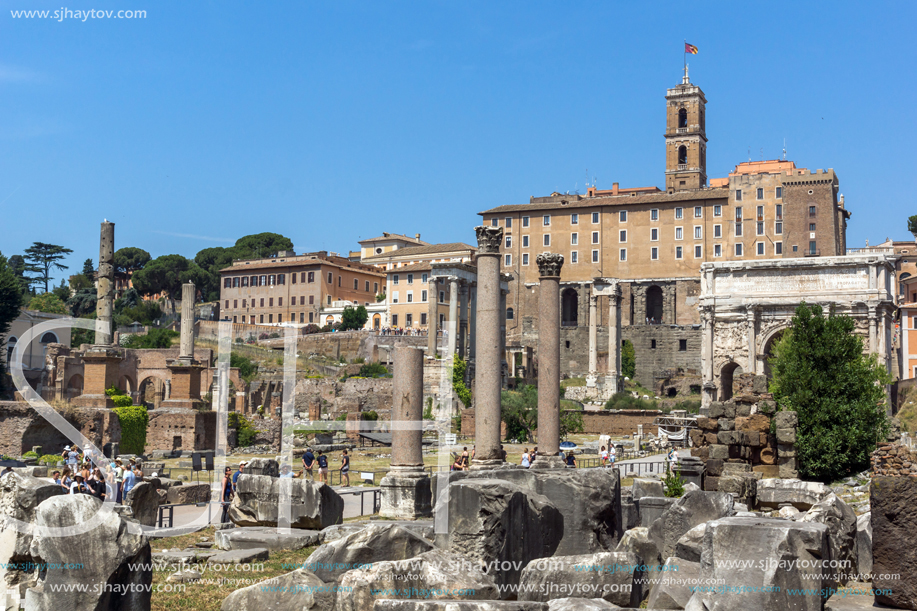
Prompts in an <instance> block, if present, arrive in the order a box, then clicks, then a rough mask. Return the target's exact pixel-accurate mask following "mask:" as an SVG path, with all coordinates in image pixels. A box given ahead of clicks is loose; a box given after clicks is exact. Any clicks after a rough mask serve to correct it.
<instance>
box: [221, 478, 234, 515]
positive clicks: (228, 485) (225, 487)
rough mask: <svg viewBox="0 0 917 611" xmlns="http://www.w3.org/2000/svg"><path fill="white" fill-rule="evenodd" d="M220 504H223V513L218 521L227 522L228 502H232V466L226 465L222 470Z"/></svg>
mask: <svg viewBox="0 0 917 611" xmlns="http://www.w3.org/2000/svg"><path fill="white" fill-rule="evenodd" d="M220 499H221V500H220V505H222V506H223V514H222V515H221V516H220V523H221V524H227V523H228V522H229V504H230V503H231V502H232V467H226V469H224V470H223V483H222V489H221V490H220Z"/></svg>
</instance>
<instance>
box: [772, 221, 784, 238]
mask: <svg viewBox="0 0 917 611" xmlns="http://www.w3.org/2000/svg"><path fill="white" fill-rule="evenodd" d="M774 233H776V234H777V235H781V234H782V233H783V223H780V222H777V223H774Z"/></svg>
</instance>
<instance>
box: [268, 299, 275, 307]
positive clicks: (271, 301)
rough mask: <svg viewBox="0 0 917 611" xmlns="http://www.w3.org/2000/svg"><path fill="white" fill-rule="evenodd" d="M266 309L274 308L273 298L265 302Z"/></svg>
mask: <svg viewBox="0 0 917 611" xmlns="http://www.w3.org/2000/svg"><path fill="white" fill-rule="evenodd" d="M267 307H269V308H273V307H274V298H273V297H270V298H269V299H268V300H267Z"/></svg>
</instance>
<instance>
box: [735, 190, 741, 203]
mask: <svg viewBox="0 0 917 611" xmlns="http://www.w3.org/2000/svg"><path fill="white" fill-rule="evenodd" d="M736 201H737V202H740V201H742V189H736Z"/></svg>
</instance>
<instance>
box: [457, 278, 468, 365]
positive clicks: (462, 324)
mask: <svg viewBox="0 0 917 611" xmlns="http://www.w3.org/2000/svg"><path fill="white" fill-rule="evenodd" d="M467 335H468V285H467V284H465V283H464V282H462V284H461V285H460V286H459V324H458V338H457V339H458V344H457V345H458V353H459V356H461V357H462V359H465V360H467V359H468V355H467V354H465V348H466V346H467V341H466V339H467V338H466V336H467Z"/></svg>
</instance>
